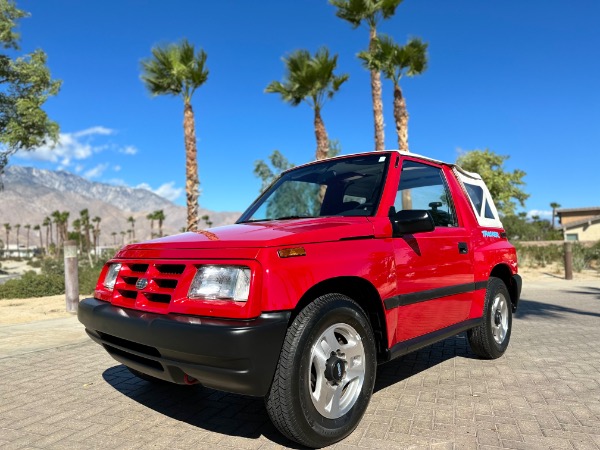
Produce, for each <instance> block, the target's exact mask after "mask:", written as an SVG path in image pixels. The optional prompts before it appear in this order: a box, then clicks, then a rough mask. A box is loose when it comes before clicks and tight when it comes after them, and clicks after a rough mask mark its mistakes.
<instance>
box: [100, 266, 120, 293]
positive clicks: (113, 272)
mask: <svg viewBox="0 0 600 450" xmlns="http://www.w3.org/2000/svg"><path fill="white" fill-rule="evenodd" d="M119 270H121V264H111V265H110V267H109V268H108V271H107V272H106V276H105V277H104V281H103V282H102V284H103V285H104V287H105V288H106V289H108V290H109V291H112V290H113V289H114V288H115V282H116V281H117V275H119Z"/></svg>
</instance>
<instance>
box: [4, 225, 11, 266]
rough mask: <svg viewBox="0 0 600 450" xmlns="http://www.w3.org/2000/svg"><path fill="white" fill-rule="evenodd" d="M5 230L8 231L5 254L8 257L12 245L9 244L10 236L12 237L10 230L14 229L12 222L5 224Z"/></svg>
mask: <svg viewBox="0 0 600 450" xmlns="http://www.w3.org/2000/svg"><path fill="white" fill-rule="evenodd" d="M4 230H5V231H6V252H5V254H4V256H5V258H8V256H9V255H10V247H9V245H8V238H9V237H10V230H12V227H11V226H10V223H5V224H4Z"/></svg>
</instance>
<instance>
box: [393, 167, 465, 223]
mask: <svg viewBox="0 0 600 450" xmlns="http://www.w3.org/2000/svg"><path fill="white" fill-rule="evenodd" d="M394 207H395V208H396V211H402V210H407V209H424V210H426V211H429V213H430V214H431V217H433V222H434V223H435V225H436V226H437V227H455V226H457V222H456V215H455V214H454V204H453V203H452V197H451V196H450V193H449V191H448V187H447V185H446V179H445V178H444V174H443V173H442V170H441V169H440V168H438V167H433V166H428V165H427V164H422V163H418V162H414V161H404V162H403V163H402V173H401V174H400V184H399V185H398V192H397V193H396V200H395V201H394Z"/></svg>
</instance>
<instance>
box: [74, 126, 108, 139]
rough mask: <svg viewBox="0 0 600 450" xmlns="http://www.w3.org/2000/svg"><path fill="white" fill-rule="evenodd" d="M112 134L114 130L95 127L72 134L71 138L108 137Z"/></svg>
mask: <svg viewBox="0 0 600 450" xmlns="http://www.w3.org/2000/svg"><path fill="white" fill-rule="evenodd" d="M114 132H115V130H111V129H110V128H106V127H102V126H97V127H91V128H87V129H85V130H81V131H77V132H75V133H73V136H75V137H84V136H94V135H101V136H108V135H110V134H114Z"/></svg>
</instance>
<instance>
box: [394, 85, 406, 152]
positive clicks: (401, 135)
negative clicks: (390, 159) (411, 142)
mask: <svg viewBox="0 0 600 450" xmlns="http://www.w3.org/2000/svg"><path fill="white" fill-rule="evenodd" d="M394 119H395V120H396V133H397V134H398V150H402V151H405V152H408V151H409V150H408V110H407V109H406V100H405V99H404V96H403V95H402V89H400V85H399V84H398V83H394Z"/></svg>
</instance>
